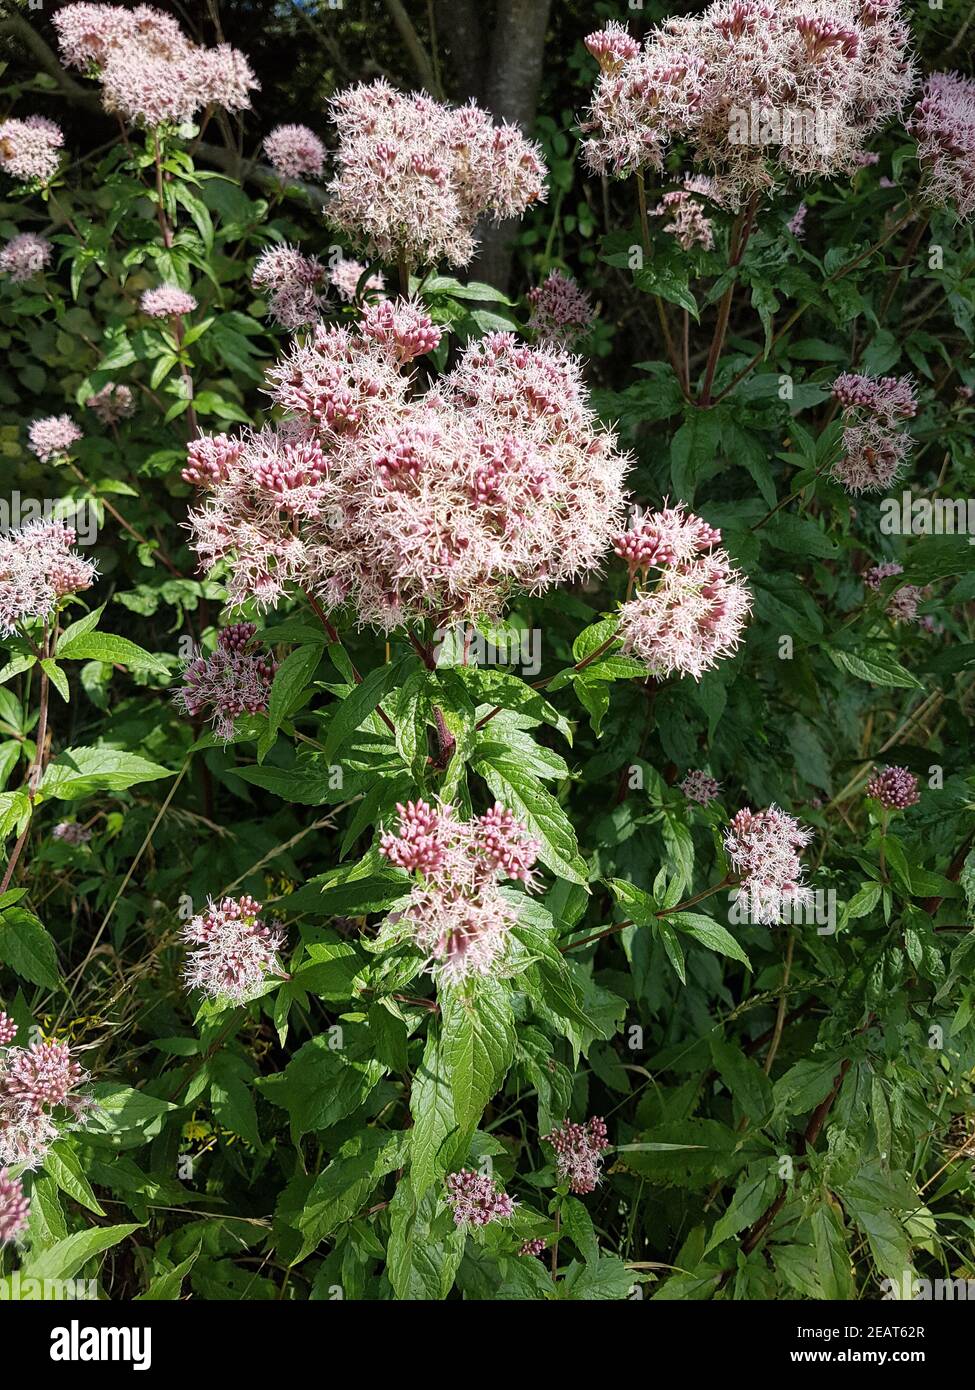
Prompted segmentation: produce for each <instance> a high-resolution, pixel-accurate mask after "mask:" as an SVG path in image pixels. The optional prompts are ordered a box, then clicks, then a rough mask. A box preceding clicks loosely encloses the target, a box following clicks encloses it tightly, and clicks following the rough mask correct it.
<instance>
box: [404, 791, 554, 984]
mask: <svg viewBox="0 0 975 1390" xmlns="http://www.w3.org/2000/svg"><path fill="white" fill-rule="evenodd" d="M396 809H397V811H398V813H399V827H398V833H397V834H395V835H394V834H392V833H391V832H388V831H387V832H384V833H383V834H382V836H381V839H380V845H379V850H380V853H381V854H382V855H383V856H384V858H386V859H388V860H389V862H390V863H391V864H394V865H396V867H397V868H400V869H405V870H406V871H407V872H408V873H413V874H416V876H417V879H418V882H417V883H416V884H415V885H414V887H413V889H412V890H411V893H410V901H409V904H408V906H407V907H406V908H405V909H404V911H403V914H402V915H403V916H404V917H405V918H406V919H407V921H408V922H409V924H410V926H411V928H412V931H413V936H414V940H415V942H416V944H417V946H418V947H419V949H420V950H421V951H423V952H424V953H425V954H426V955H427V957H428V963H429V967H430V968H431V970H432V971H433V973H434V974H435V975H436V977H437V978H438V979H441V980H443V981H445V982H446V983H448V984H451V985H456V984H459V983H461V981H463V980H465V979H467V978H468V977H469V976H472V975H491V974H493V973H495V972H496V970H497V968H498V967H499V965H500V964H501V963H502V961H503V957H504V954H505V951H506V948H507V938H508V931H509V928H510V927H511V924H512V922H513V921H515V920H516V913H515V910H514V909H513V907H512V905H511V903H510V902H509V901H508V899H506V898H505V897H504V896H503V895H502V894H501V893H500V892H499V889H498V884H499V882H500V881H501V880H502V879H513V880H516V881H519V882H521V883H523V884H524V885H525V887H526V888H527V889H528V890H529V891H531V890H533V889H534V887H535V875H534V872H533V869H534V865H535V861H536V858H537V855H538V851H539V849H540V848H541V846H540V844H539V842H538V841H537V840H535V839H534V838H533V837H532V836H531V835H530V834H529V833H528V831H527V830H526V828H525V826H523V825H522V824H521V822H520V821H518V820H517V819H516V818H515V817H514V816H513V815H512V814H511V812H510V811H509V810H507V809H506V807H504V806H501V805H500V804H498V805H495V806H494V807H492V809H491V810H490V811H487V812H486V813H485V814H484V815H482V816H478V817H476V818H475V819H474V820H470V821H464V820H461V819H460V817H459V816H458V814H457V809H456V807H454V806H452V805H447V804H440V805H438V806H437V807H433V806H430V805H429V804H428V803H427V802H425V801H409V802H407V803H406V805H405V806H404V805H399V806H397V808H396Z"/></svg>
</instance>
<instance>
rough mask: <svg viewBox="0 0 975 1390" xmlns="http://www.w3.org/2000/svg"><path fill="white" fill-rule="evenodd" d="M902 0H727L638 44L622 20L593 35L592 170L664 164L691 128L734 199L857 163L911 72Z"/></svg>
mask: <svg viewBox="0 0 975 1390" xmlns="http://www.w3.org/2000/svg"><path fill="white" fill-rule="evenodd" d="M909 37H910V36H909V31H908V29H907V27H906V25H905V24H904V22H903V21H902V19H901V17H900V13H899V7H898V5H897V4H884V5H883V6H880V5H877V4H873V3H870V0H829V3H826V0H774V3H773V0H718V3H715V4H712V5H709V6H708V8H707V9H706V10H705V11H704V12H703V13H702V14H696V15H691V16H687V17H674V18H670V19H667V20H665V21H664V23H663V24H662V25H660V26H658V27H657V28H654V29H652V30H651V31H650V33H649V34H648V35H647V37H646V39H645V41H644V44H643V46H642V48H641V47H638V46H637V44H636V42H635V40H633V39H631V38H630V37H629V35H628V34H627V33H626V31H625V30H622V29H621V28H620V26H619V25H615V24H614V25H610V26H609V27H608V28H607V29H605V30H601V31H599V32H598V33H596V34H591V35H590V36H589V38H588V39H587V40H586V43H587V46H588V48H589V50H590V52H591V53H592V54H593V55H594V56H595V57H596V58H597V60H598V61H599V63H600V67H601V69H602V71H601V73H600V76H599V78H598V80H597V83H596V88H595V91H594V93H593V100H592V105H591V107H590V109H589V112H588V113H587V120H586V122H585V125H584V130H585V131H586V133H587V139H586V142H585V144H586V159H587V162H588V163H589V166H590V168H591V169H593V171H594V172H596V173H606V172H612V173H616V174H628V173H632V172H634V171H636V170H642V169H646V168H651V169H657V170H659V169H661V168H662V167H663V162H664V157H665V155H666V153H667V150H668V147H669V146H670V145H671V143H672V142H674V141H686V142H687V143H688V144H689V145H690V147H691V150H692V154H693V158H694V162H695V163H696V164H697V165H699V166H701V167H706V168H709V169H712V170H713V171H714V173H715V176H716V178H717V180H718V183H719V186H720V187H721V189H722V191H723V193H724V195H725V196H726V197H727V198H728V200H729V202H730V203H732V204H736V203H737V202H739V201H740V199H741V198H742V197H743V196H744V195H745V194H747V193H749V192H751V191H752V190H755V189H762V188H765V187H768V186H769V185H770V184H772V183H773V182H774V179H775V172H776V170H779V171H781V172H783V173H785V174H788V175H792V176H796V177H799V178H806V177H809V176H812V175H831V174H835V173H839V172H847V173H852V172H853V171H854V170H855V169H856V168H857V156H858V155H859V154H860V152H861V150H862V148H863V144H864V141H865V140H866V139H867V137H868V136H870V135H871V134H872V133H873V132H875V131H877V130H879V129H880V127H881V126H882V125H883V124H884V123H885V122H886V121H887V120H888V119H889V118H890V117H891V116H893V115H895V114H897V113H898V112H899V111H900V109H901V107H902V105H903V103H904V101H905V100H906V98H907V96H908V94H909V93H910V90H911V87H912V85H913V67H912V63H911V60H910V58H909V56H908V52H907V49H908V42H909Z"/></svg>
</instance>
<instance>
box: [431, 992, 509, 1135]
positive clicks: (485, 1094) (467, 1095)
mask: <svg viewBox="0 0 975 1390" xmlns="http://www.w3.org/2000/svg"><path fill="white" fill-rule="evenodd" d="M514 1051H515V1025H514V1016H513V1014H512V1011H511V999H510V996H509V994H508V992H507V989H506V988H505V986H503V985H501V984H499V983H498V982H497V981H493V980H485V981H479V982H478V985H477V988H476V990H475V991H473V992H472V994H471V995H465V994H461V993H459V992H451V993H450V994H449V995H448V996H447V998H446V999H445V1000H444V1003H443V1033H442V1042H441V1055H442V1058H443V1063H444V1066H445V1068H446V1070H447V1074H448V1076H449V1077H450V1086H451V1094H452V1097H453V1105H454V1117H455V1120H456V1122H457V1124H458V1125H459V1126H460V1128H461V1129H462V1130H463V1129H468V1128H470V1129H473V1128H475V1127H476V1125H477V1124H478V1122H479V1121H480V1119H481V1116H482V1115H483V1113H484V1107H485V1106H486V1105H487V1103H488V1101H489V1100H490V1099H491V1097H492V1096H493V1095H494V1094H495V1093H496V1092H497V1091H498V1089H499V1088H500V1086H501V1083H502V1082H503V1081H504V1078H505V1075H506V1073H507V1071H508V1068H509V1066H510V1065H511V1061H512V1058H513V1057H514Z"/></svg>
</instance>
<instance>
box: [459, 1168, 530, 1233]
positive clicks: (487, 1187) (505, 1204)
mask: <svg viewBox="0 0 975 1390" xmlns="http://www.w3.org/2000/svg"><path fill="white" fill-rule="evenodd" d="M446 1183H447V1201H448V1202H449V1203H450V1208H451V1211H452V1212H453V1216H454V1222H455V1223H456V1225H458V1226H487V1225H489V1224H490V1223H491V1222H492V1221H507V1219H508V1218H509V1217H510V1216H513V1215H514V1210H515V1206H516V1205H517V1203H516V1202H515V1201H514V1199H513V1198H511V1197H509V1196H508V1194H507V1193H506V1192H503V1191H499V1190H498V1188H497V1187H495V1185H494V1182H493V1180H492V1179H491V1178H489V1177H487V1176H485V1175H484V1174H482V1173H476V1172H474V1170H473V1169H472V1168H462V1169H461V1170H460V1172H458V1173H449V1174H448V1176H447V1179H446Z"/></svg>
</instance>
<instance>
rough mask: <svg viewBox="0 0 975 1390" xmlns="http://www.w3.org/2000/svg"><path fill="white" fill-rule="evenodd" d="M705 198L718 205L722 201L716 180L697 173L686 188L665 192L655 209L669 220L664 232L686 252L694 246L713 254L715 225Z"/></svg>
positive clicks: (687, 179) (657, 213) (657, 214)
mask: <svg viewBox="0 0 975 1390" xmlns="http://www.w3.org/2000/svg"><path fill="white" fill-rule="evenodd" d="M704 199H709V200H710V201H711V202H712V203H716V204H718V205H719V206H720V204H721V201H722V199H721V194H720V192H719V190H718V186H717V184H716V183H715V181H714V180H713V179H710V178H707V177H706V176H704V175H700V174H697V175H694V176H692V177H690V178H686V179H685V180H684V186H683V188H677V189H673V190H672V191H671V192H670V193H665V194H664V195H663V197H662V198H661V199H660V203H659V205H658V207H657V208H656V209H655V214H656V216H658V217H666V218H667V222H666V224H665V226H664V231H665V232H666V233H667V235H668V236H672V237H673V238H674V240H675V241H676V242H677V244H678V246H680V247H681V249H682V250H684V251H692V250H693V249H694V247H695V246H700V247H701V249H702V250H703V251H710V250H711V249H712V248H713V246H714V224H713V223H712V221H711V219H710V217H708V215H707V208H706V204H705V202H704V201H703V200H704Z"/></svg>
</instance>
